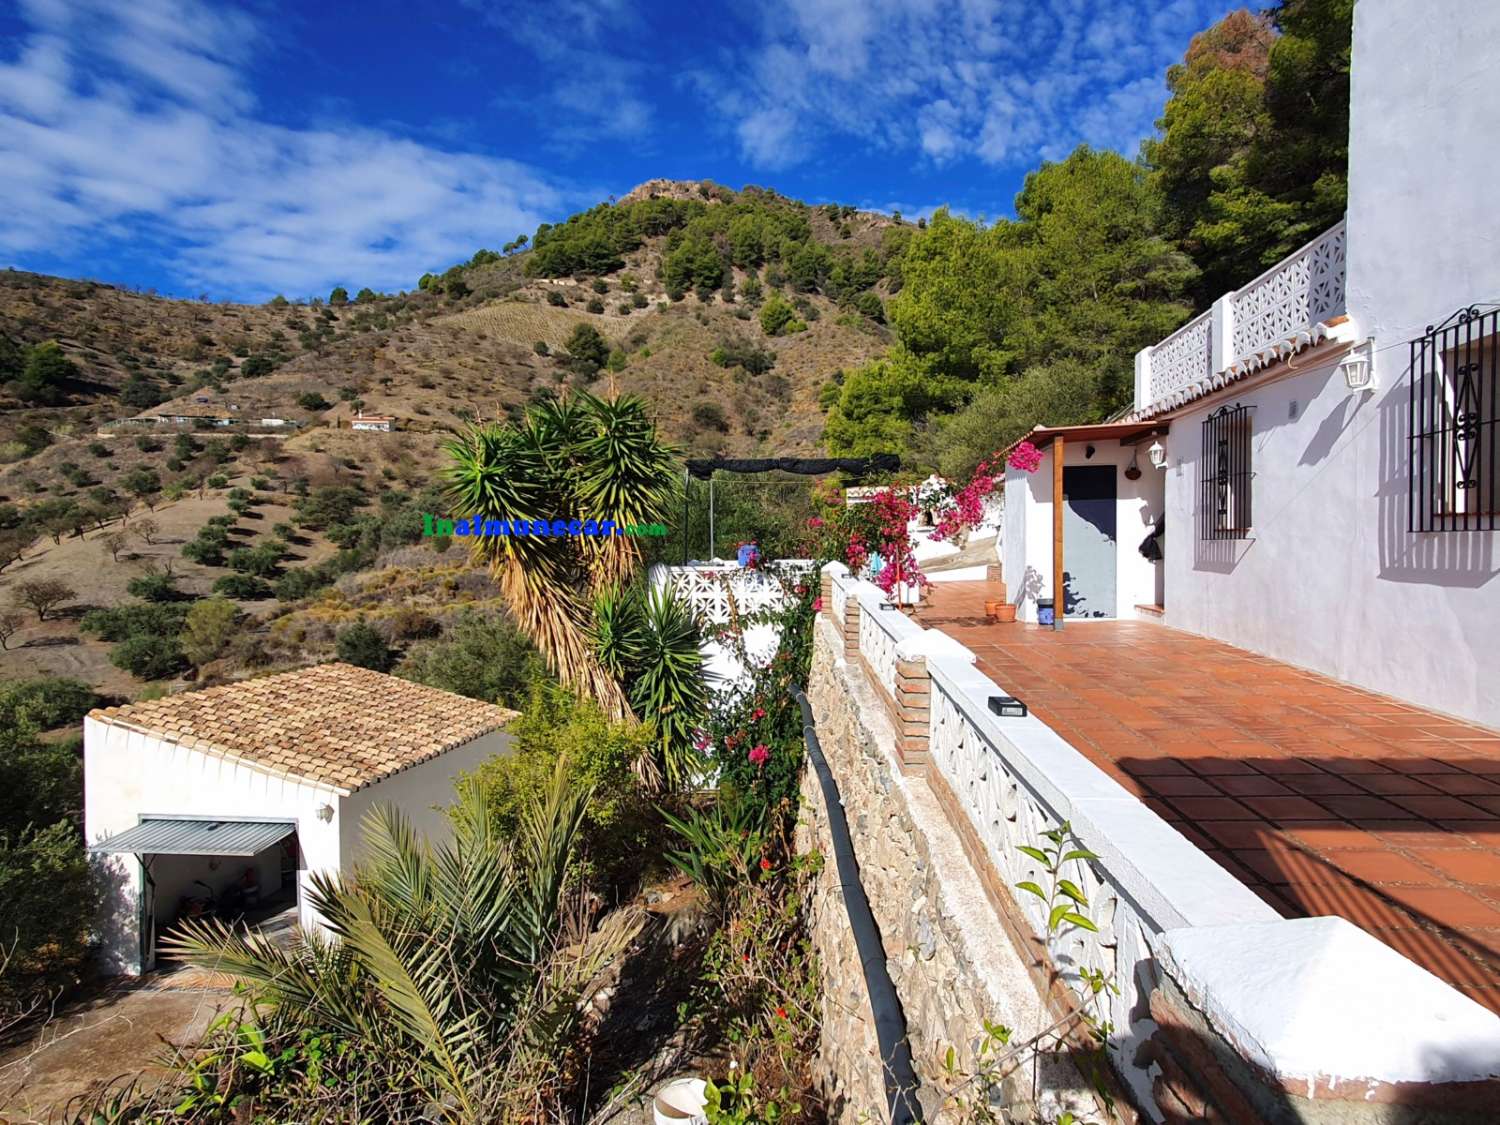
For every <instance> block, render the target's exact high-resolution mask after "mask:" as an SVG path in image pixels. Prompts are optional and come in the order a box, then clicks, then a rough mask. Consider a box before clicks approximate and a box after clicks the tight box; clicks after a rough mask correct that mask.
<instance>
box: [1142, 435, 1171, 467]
mask: <svg viewBox="0 0 1500 1125" xmlns="http://www.w3.org/2000/svg"><path fill="white" fill-rule="evenodd" d="M1146 456H1147V457H1149V458H1151V464H1152V465H1153V466H1154V467H1156V468H1158V469H1165V468H1166V467H1167V447H1166V446H1164V445H1163V444H1162V443H1161V442H1159V441H1153V442H1152V443H1151V444H1150V446H1149V447H1147V449H1146Z"/></svg>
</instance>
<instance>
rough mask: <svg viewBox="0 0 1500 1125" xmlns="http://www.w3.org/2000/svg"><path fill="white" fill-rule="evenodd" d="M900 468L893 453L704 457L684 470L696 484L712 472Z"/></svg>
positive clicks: (887, 470) (809, 473)
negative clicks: (852, 455)
mask: <svg viewBox="0 0 1500 1125" xmlns="http://www.w3.org/2000/svg"><path fill="white" fill-rule="evenodd" d="M899 468H901V458H900V457H899V456H898V455H896V454H894V453H876V454H874V455H873V456H870V457H708V458H700V459H698V460H694V461H689V462H688V463H687V470H688V472H689V473H691V474H692V475H693V476H695V477H697V478H698V479H699V480H707V479H708V478H709V477H711V476H713V474H714V472H715V471H716V470H718V471H722V472H726V473H770V472H783V473H797V474H799V475H801V476H805V477H816V476H821V475H823V474H824V473H835V472H837V473H851V474H853V475H854V476H860V477H862V476H868V475H869V474H871V473H893V472H895V471H896V470H897V469H899Z"/></svg>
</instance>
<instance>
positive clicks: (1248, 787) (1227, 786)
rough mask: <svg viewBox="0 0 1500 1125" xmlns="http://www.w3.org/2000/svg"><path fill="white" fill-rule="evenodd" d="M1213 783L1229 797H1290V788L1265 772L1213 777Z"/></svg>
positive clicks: (1291, 794)
mask: <svg viewBox="0 0 1500 1125" xmlns="http://www.w3.org/2000/svg"><path fill="white" fill-rule="evenodd" d="M1213 783H1214V784H1215V785H1216V786H1218V787H1219V788H1220V789H1221V790H1223V791H1224V792H1225V793H1227V794H1229V795H1230V796H1231V797H1291V796H1294V794H1293V793H1292V791H1291V789H1289V788H1288V787H1287V786H1285V785H1283V784H1282V783H1281V782H1280V781H1277V780H1276V779H1275V778H1274V777H1268V776H1266V775H1265V774H1258V773H1251V774H1233V775H1229V776H1226V777H1215V778H1214V779H1213Z"/></svg>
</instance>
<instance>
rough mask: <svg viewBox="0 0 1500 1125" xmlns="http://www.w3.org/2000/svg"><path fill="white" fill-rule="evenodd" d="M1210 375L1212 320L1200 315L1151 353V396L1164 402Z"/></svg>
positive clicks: (1205, 314)
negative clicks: (1165, 399)
mask: <svg viewBox="0 0 1500 1125" xmlns="http://www.w3.org/2000/svg"><path fill="white" fill-rule="evenodd" d="M1211 374H1213V318H1212V316H1211V314H1210V313H1207V312H1205V313H1203V314H1202V315H1201V316H1196V317H1194V318H1193V319H1192V320H1190V321H1188V322H1187V323H1186V324H1184V325H1183V326H1182V327H1181V328H1179V329H1178V330H1177V331H1176V332H1174V333H1172V335H1170V336H1168V337H1167V338H1166V339H1165V340H1163V341H1162V342H1161V343H1159V344H1157V345H1156V347H1154V348H1152V349H1151V394H1152V397H1153V398H1154V399H1162V398H1166V397H1167V396H1169V395H1172V394H1175V393H1177V392H1179V391H1182V390H1184V389H1185V388H1187V387H1190V386H1192V385H1193V384H1194V383H1197V382H1200V381H1202V380H1204V379H1207V378H1208V377H1209V376H1210V375H1211Z"/></svg>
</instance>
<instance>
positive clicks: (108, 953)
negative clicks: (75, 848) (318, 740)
mask: <svg viewBox="0 0 1500 1125" xmlns="http://www.w3.org/2000/svg"><path fill="white" fill-rule="evenodd" d="M83 737H84V833H85V836H86V838H87V841H88V842H89V843H90V844H92V843H96V842H98V841H99V840H102V839H104V838H105V837H106V836H112V835H114V834H115V833H117V832H122V831H124V830H125V829H127V828H133V827H134V826H135V825H136V824H137V823H139V821H140V817H141V816H143V815H146V816H221V817H224V818H225V819H229V820H232V819H235V818H242V817H257V818H267V819H273V818H283V817H284V818H285V819H287V820H291V821H295V822H296V824H297V838H298V842H299V844H300V845H301V859H300V861H299V864H298V867H299V871H298V878H299V881H300V882H301V883H302V884H303V887H304V888H305V886H306V883H307V876H308V874H309V873H310V872H312V871H316V870H320V869H322V870H337V869H338V866H339V833H338V829H337V827H336V826H335V825H333V824H328V823H325V822H324V821H321V820H319V819H318V817H317V810H318V809H319V808H321V807H322V806H324V805H329V804H337V801H338V795H337V793H336V791H335V790H333V789H332V788H330V787H327V786H319V785H313V784H310V783H308V782H303V781H297V780H293V779H290V778H284V777H277V776H275V775H273V774H270V773H267V772H264V771H262V770H258V769H255V768H253V767H251V766H249V765H246V764H244V763H242V762H235V761H229V760H226V759H223V758H219V757H215V756H213V755H210V754H204V753H200V752H198V751H196V750H189V749H187V748H186V747H183V746H179V745H177V744H175V743H170V742H166V741H163V740H162V739H159V738H155V737H153V736H151V735H147V734H142V733H140V732H139V731H133V730H128V729H126V728H124V727H119V726H115V725H113V724H111V723H104V722H100V721H99V720H97V719H94V718H92V717H90V718H85V719H84V723H83ZM97 862H98V864H99V866H100V868H101V870H102V871H103V873H104V874H105V877H106V885H107V887H108V891H107V899H106V903H105V913H104V918H103V924H102V941H103V948H102V959H103V963H104V966H105V968H106V970H107V971H111V972H123V973H132V974H134V973H140V972H141V971H142V970H143V968H144V966H142V964H141V958H140V903H141V894H142V890H143V882H142V872H141V865H140V863H139V861H138V860H137V859H136V858H135V856H132V855H110V856H99V857H97ZM236 862H238V861H236V860H233V859H230V860H226V861H225V863H226V865H227V864H233V863H236ZM299 897H302V896H300V895H299ZM301 921H302V923H303V925H305V926H306V925H312V924H313V923H314V922H315V918H314V917H313V916H312V914H311V912H310V910H309V909H308V907H307V905H306V902H305V898H304V901H303V906H302V918H301Z"/></svg>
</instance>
